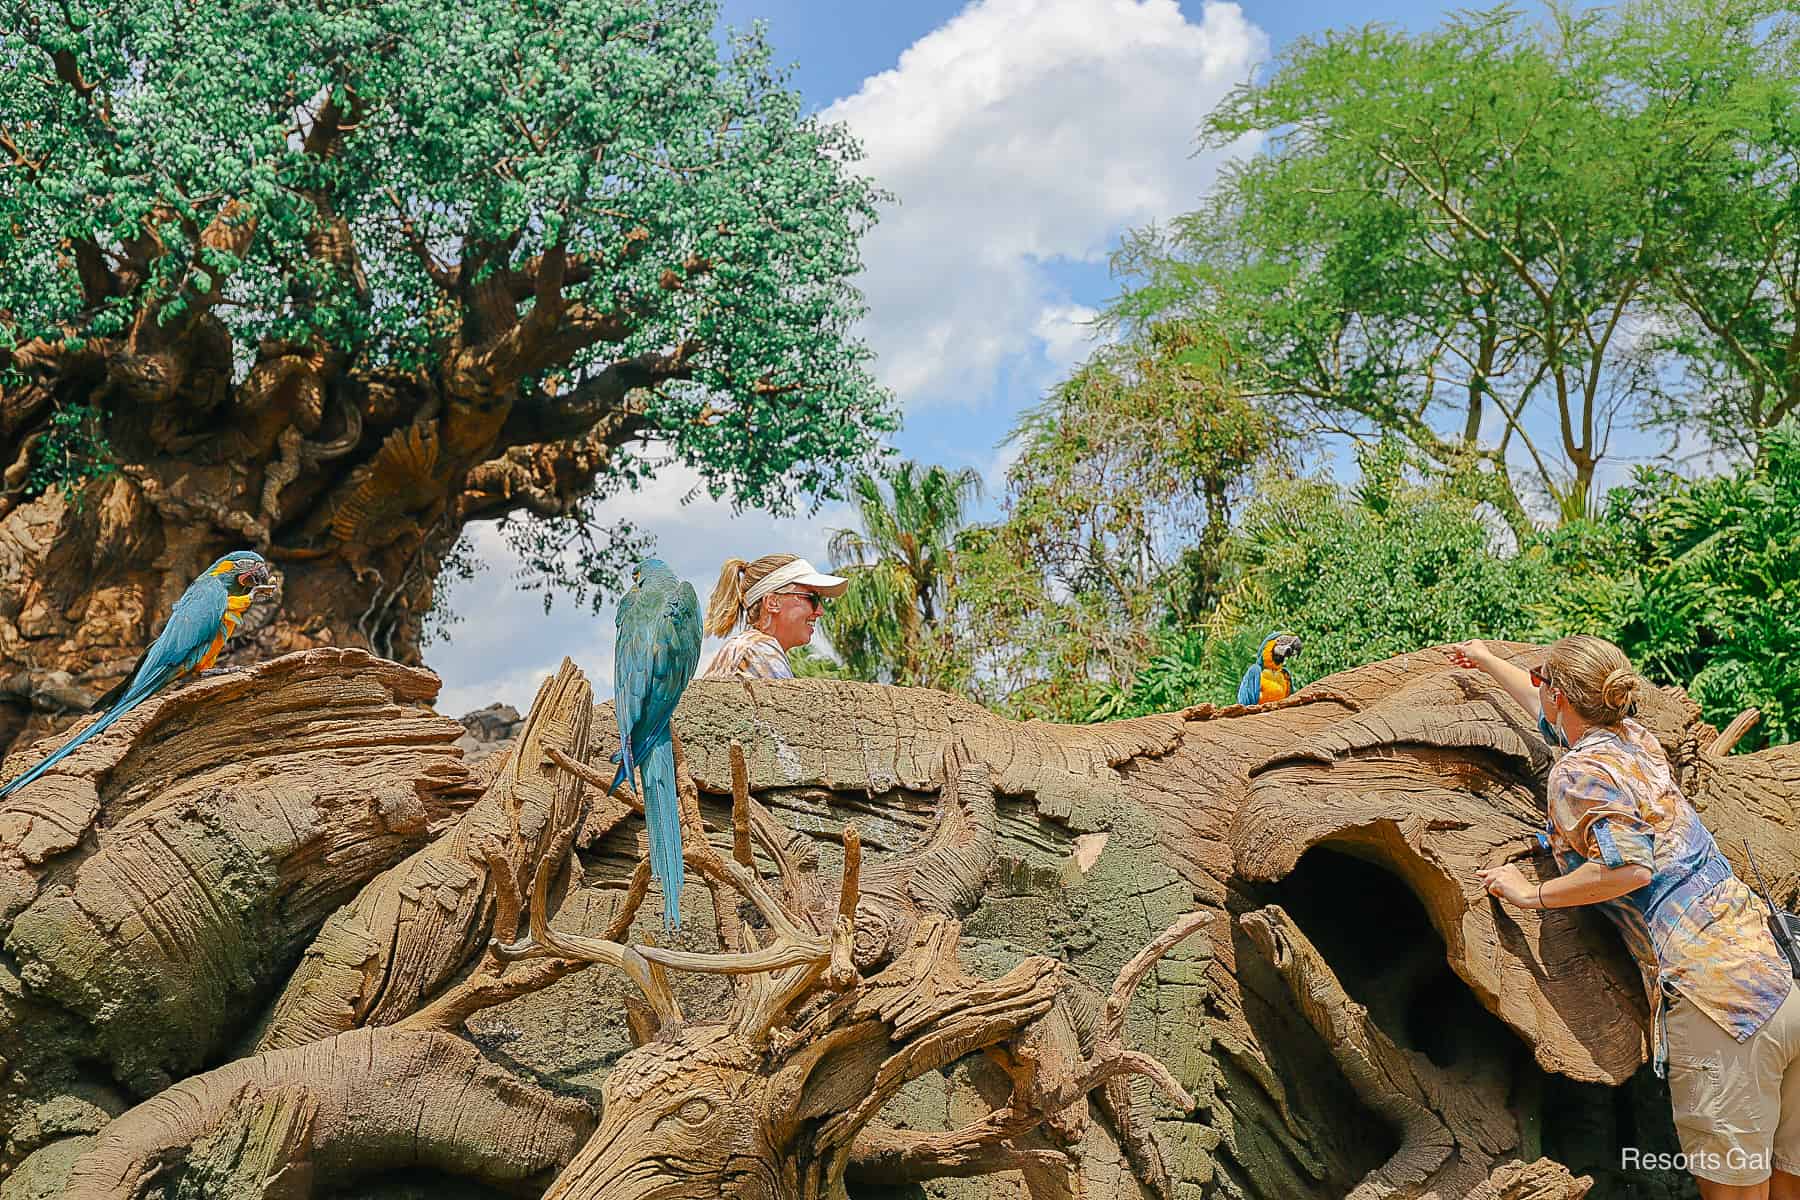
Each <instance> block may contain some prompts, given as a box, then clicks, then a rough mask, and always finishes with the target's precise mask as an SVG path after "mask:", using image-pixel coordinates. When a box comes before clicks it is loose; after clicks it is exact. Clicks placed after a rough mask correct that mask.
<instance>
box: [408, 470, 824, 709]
mask: <svg viewBox="0 0 1800 1200" xmlns="http://www.w3.org/2000/svg"><path fill="white" fill-rule="evenodd" d="M699 481H700V477H699V475H698V474H697V473H696V472H694V471H692V470H690V469H689V468H686V467H682V466H671V467H667V468H664V469H663V470H662V471H661V472H660V473H659V474H658V475H657V477H656V479H654V480H653V481H651V482H649V483H646V484H645V485H644V487H643V488H642V489H641V490H639V491H637V492H631V493H627V494H626V495H624V496H620V497H618V498H616V499H615V500H613V501H611V502H609V503H608V504H607V505H606V510H605V513H604V519H606V520H616V519H618V518H621V517H624V518H628V519H630V520H631V522H632V523H633V524H635V525H636V526H637V527H638V528H639V529H642V530H646V531H648V532H650V533H652V534H654V535H655V537H656V547H655V551H654V552H655V554H656V556H657V557H658V558H661V559H662V560H663V561H664V562H666V563H668V564H669V566H670V567H672V568H673V569H674V571H675V573H676V574H677V575H679V576H681V577H682V578H683V579H686V580H687V581H688V582H689V583H692V584H693V585H694V590H695V591H696V592H698V593H699V595H700V604H701V606H702V607H703V608H704V606H705V604H706V599H707V596H708V595H710V594H711V592H712V586H713V583H714V582H715V581H716V580H717V579H718V575H719V567H720V565H721V564H722V563H723V562H724V561H725V560H726V559H727V558H730V557H733V556H735V557H738V558H757V557H759V556H761V555H764V554H774V553H787V554H798V555H800V556H801V557H802V558H807V559H810V560H812V562H814V563H815V564H817V565H819V566H821V567H823V566H824V565H825V562H826V559H827V557H828V556H827V554H826V551H825V546H826V542H827V541H828V540H829V539H830V537H831V531H832V530H833V529H838V528H842V527H845V526H848V525H851V524H854V519H853V517H852V515H851V513H850V510H849V509H848V508H845V507H843V506H835V507H830V508H826V509H823V510H821V511H820V512H819V513H818V514H817V515H815V516H806V515H804V514H800V515H796V516H791V517H781V518H776V517H771V516H769V514H768V513H766V512H761V511H745V512H743V513H737V514H734V513H733V512H732V511H731V505H730V504H729V503H727V502H724V501H715V500H712V499H709V498H708V497H707V496H706V494H705V493H704V492H701V493H700V495H699V496H698V497H697V498H696V499H694V500H693V501H692V502H691V503H688V504H683V503H681V500H682V498H683V497H684V496H686V495H687V494H688V493H689V492H690V491H691V490H692V489H693V488H694V486H695V484H697V483H698V482H699ZM470 528H471V530H472V532H473V535H474V538H475V545H476V556H477V557H478V558H479V559H480V561H481V564H482V567H481V570H480V572H479V573H478V574H477V575H476V577H475V578H474V579H471V580H467V581H463V580H445V581H443V582H442V583H441V584H440V586H446V587H449V588H450V589H451V591H450V595H449V597H448V602H449V605H450V608H451V611H453V612H455V613H457V614H459V615H460V616H461V617H462V620H461V621H459V622H458V623H457V624H455V625H453V626H451V627H450V641H449V642H447V643H445V642H438V643H436V644H434V645H432V646H429V647H427V648H426V650H425V662H426V665H427V666H430V667H432V668H433V669H435V670H437V671H438V672H439V673H440V674H441V675H442V676H443V677H444V689H443V692H442V694H441V695H440V696H439V697H438V704H437V707H438V711H439V712H442V713H446V714H448V715H450V716H461V715H462V714H464V713H466V712H471V711H473V710H475V709H477V708H481V707H482V706H484V705H487V704H490V703H492V702H494V701H500V702H502V703H505V704H511V705H512V706H513V707H515V708H517V709H518V710H519V711H520V712H524V711H525V709H526V708H528V707H529V706H530V704H531V698H532V696H533V695H535V694H536V692H537V687H538V684H539V683H540V682H541V681H542V680H543V679H544V678H545V677H546V676H548V675H550V674H552V673H554V672H555V670H556V666H557V664H558V663H560V662H561V661H562V656H563V655H565V654H567V655H568V656H569V657H571V658H573V659H574V660H575V662H576V664H577V665H579V666H580V667H581V669H582V670H583V671H584V672H586V674H587V677H588V681H589V682H590V683H592V684H593V685H594V691H595V694H596V695H597V696H599V697H600V698H601V699H605V698H606V697H608V696H610V695H611V694H612V660H613V609H612V607H611V605H610V604H609V605H608V606H607V608H606V609H605V610H604V611H603V612H602V613H600V614H599V615H595V614H594V613H592V612H590V611H588V609H587V608H586V607H585V606H577V605H575V604H573V603H571V602H570V600H569V598H568V597H567V596H559V597H557V599H556V601H555V604H554V605H553V607H552V609H551V611H550V612H549V613H548V614H546V613H545V612H544V610H543V603H542V601H541V599H540V598H539V596H540V594H539V593H536V592H522V591H520V590H519V589H518V587H517V586H516V585H515V582H514V580H515V577H516V575H517V572H518V568H519V561H518V558H517V557H516V556H515V555H514V554H513V553H512V551H511V549H510V548H508V546H507V545H506V540H505V538H504V537H502V536H501V534H500V532H499V529H498V527H497V526H496V525H495V523H494V522H491V521H483V522H479V523H477V524H475V525H472V526H471V527H470ZM820 646H821V648H822V646H823V639H820ZM717 647H718V639H716V638H708V639H707V641H706V645H705V646H704V647H703V649H702V650H701V664H702V665H705V662H706V660H707V659H708V658H710V657H711V656H712V652H713V651H714V650H715V649H716V648H717Z"/></svg>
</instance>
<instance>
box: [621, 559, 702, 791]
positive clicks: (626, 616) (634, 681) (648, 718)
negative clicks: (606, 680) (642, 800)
mask: <svg viewBox="0 0 1800 1200" xmlns="http://www.w3.org/2000/svg"><path fill="white" fill-rule="evenodd" d="M617 626H618V640H617V641H616V642H615V643H614V649H613V683H614V686H615V687H616V688H617V696H616V698H615V700H614V702H613V712H614V716H615V718H616V720H617V721H618V724H619V749H620V751H621V758H620V761H619V777H618V779H616V780H614V783H613V786H614V787H617V786H618V783H619V781H620V780H626V779H635V774H634V772H635V769H636V764H637V759H638V756H639V755H640V754H641V753H642V752H643V750H644V749H645V748H646V747H647V746H649V745H651V744H652V743H653V742H655V741H656V739H658V738H660V737H662V736H663V735H664V734H665V733H667V732H668V729H669V720H670V718H671V717H673V716H674V715H675V706H676V704H677V703H679V702H680V700H681V693H682V692H683V691H685V690H686V689H687V685H688V681H689V680H691V679H693V677H694V670H695V669H696V668H697V667H698V666H699V665H700V638H701V633H700V597H699V596H698V595H697V594H695V592H694V585H693V584H691V583H683V584H681V585H680V587H679V588H677V589H675V591H674V593H673V595H670V594H668V593H667V592H666V591H661V590H650V589H645V588H633V589H632V590H631V591H630V592H628V593H626V596H625V598H624V599H623V600H621V601H620V602H619V616H618V621H617Z"/></svg>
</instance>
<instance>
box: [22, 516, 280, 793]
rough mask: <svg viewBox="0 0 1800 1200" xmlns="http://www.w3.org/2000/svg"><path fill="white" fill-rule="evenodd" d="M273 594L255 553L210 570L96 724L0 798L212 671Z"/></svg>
mask: <svg viewBox="0 0 1800 1200" xmlns="http://www.w3.org/2000/svg"><path fill="white" fill-rule="evenodd" d="M274 594H275V585H274V584H272V583H270V582H269V564H268V563H266V562H264V561H263V556H262V555H260V554H258V553H257V552H256V551H254V550H235V551H233V552H232V553H230V554H227V555H224V556H222V557H221V558H220V559H219V560H218V561H217V562H215V563H213V565H212V566H210V567H208V568H207V569H206V570H205V571H204V572H203V573H202V574H201V576H200V578H198V579H196V580H194V582H192V583H190V584H189V585H188V589H187V591H185V592H183V593H181V599H179V600H177V601H175V607H174V609H173V610H171V611H170V613H169V622H168V624H166V625H164V626H163V630H162V632H161V633H159V634H157V636H156V640H155V641H154V642H151V643H150V648H149V649H148V650H146V651H144V654H143V657H142V658H140V659H138V661H137V665H136V666H135V667H133V668H132V669H131V674H129V675H127V676H126V677H125V679H124V681H123V682H122V683H120V684H119V686H118V687H116V688H114V689H113V690H112V691H110V692H108V693H107V694H106V695H104V696H102V697H100V699H99V700H98V701H97V702H96V703H95V707H96V708H98V709H100V710H102V715H101V717H100V719H99V720H98V721H95V722H93V723H92V724H90V725H88V726H87V727H86V728H85V729H83V730H82V731H81V732H80V733H78V734H76V735H75V736H74V737H72V738H70V739H69V740H68V741H66V742H64V743H63V744H62V745H60V746H58V747H57V748H56V749H55V750H54V751H52V752H51V754H50V757H48V758H46V759H45V760H44V761H43V762H41V763H39V764H38V765H37V766H35V767H33V768H31V770H29V771H27V772H25V773H24V774H23V775H21V776H19V777H18V778H17V779H15V780H13V781H12V782H11V783H9V784H7V785H6V786H5V787H3V788H0V799H3V798H5V797H6V796H9V795H11V794H12V793H13V792H16V791H18V790H19V789H20V788H22V787H24V786H25V785H26V784H28V783H30V782H31V781H32V780H34V779H36V778H37V777H38V776H39V775H42V774H43V773H44V772H45V771H48V770H49V769H50V768H51V767H53V766H55V765H56V764H57V763H59V762H61V761H62V760H63V759H64V758H65V757H67V756H68V755H69V754H70V753H71V752H72V751H74V750H75V748H76V747H77V746H80V745H81V744H82V743H83V742H85V741H87V740H88V739H89V738H91V737H94V736H95V735H96V734H98V733H100V731H101V730H103V729H106V728H107V727H109V726H110V725H112V723H113V722H115V721H117V720H118V719H119V718H120V717H122V716H124V715H125V714H126V713H128V712H130V711H131V710H132V709H134V708H136V707H137V706H138V705H140V704H142V703H143V702H144V701H146V700H148V699H149V698H150V697H152V696H154V695H156V693H158V692H160V691H162V689H164V688H165V687H168V686H169V684H171V683H173V682H175V681H176V680H177V679H180V678H181V677H182V676H184V675H190V674H194V673H197V672H200V671H208V670H211V669H212V665H213V662H214V660H216V659H217V658H218V657H219V651H220V650H221V649H223V648H224V646H225V642H226V641H227V639H229V638H230V637H231V635H232V634H234V633H236V632H237V627H238V622H239V621H241V620H243V617H244V614H245V613H246V612H248V611H249V609H250V606H251V605H252V604H254V603H255V602H256V601H258V600H262V599H266V598H267V597H269V596H272V595H274Z"/></svg>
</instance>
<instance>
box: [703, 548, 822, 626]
mask: <svg viewBox="0 0 1800 1200" xmlns="http://www.w3.org/2000/svg"><path fill="white" fill-rule="evenodd" d="M798 557H800V556H799V555H797V554H765V555H763V556H762V557H761V558H759V559H757V560H756V561H755V562H753V563H746V562H745V561H744V560H743V559H741V558H728V559H726V560H725V565H724V567H722V568H721V569H720V571H719V582H718V583H716V584H714V585H713V590H712V596H711V598H710V599H708V600H707V602H706V632H707V633H709V634H711V635H712V636H713V637H729V636H731V631H732V630H734V629H736V628H737V624H738V618H739V617H742V618H743V619H744V621H745V623H747V624H750V625H754V624H756V618H757V616H758V615H759V614H760V613H761V611H762V601H761V600H758V601H757V602H756V603H755V604H754V605H752V606H751V608H750V611H749V612H745V611H744V593H745V592H747V591H749V590H750V589H751V588H753V587H755V586H756V585H757V583H759V582H760V581H761V580H762V579H763V578H764V577H766V576H767V575H768V574H769V572H770V571H773V570H775V569H776V568H777V567H785V566H787V565H788V564H789V563H791V562H793V561H794V560H795V559H796V558H798Z"/></svg>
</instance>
